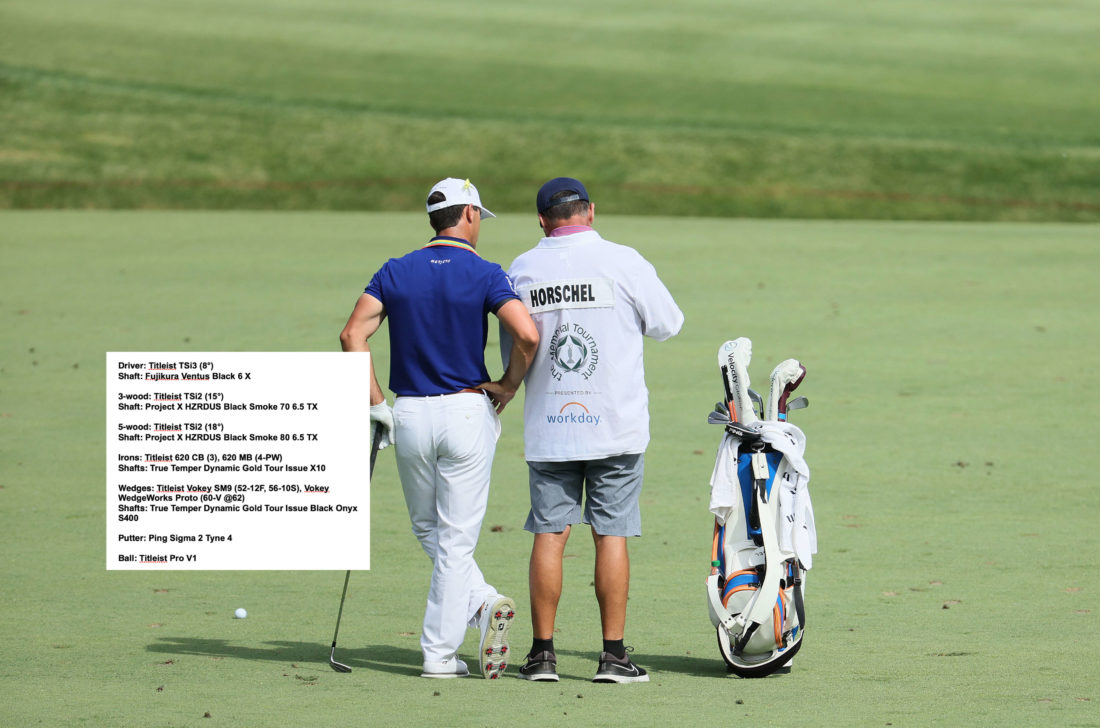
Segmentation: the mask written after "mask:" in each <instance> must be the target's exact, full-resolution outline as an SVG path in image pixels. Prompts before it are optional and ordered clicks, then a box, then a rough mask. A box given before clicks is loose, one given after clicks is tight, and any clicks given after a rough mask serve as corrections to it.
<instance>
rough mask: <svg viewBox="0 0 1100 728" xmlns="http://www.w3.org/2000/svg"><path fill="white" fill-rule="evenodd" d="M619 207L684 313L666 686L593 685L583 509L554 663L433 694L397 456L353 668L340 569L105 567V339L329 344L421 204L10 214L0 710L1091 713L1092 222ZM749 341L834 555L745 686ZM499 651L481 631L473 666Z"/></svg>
mask: <svg viewBox="0 0 1100 728" xmlns="http://www.w3.org/2000/svg"><path fill="white" fill-rule="evenodd" d="M213 7H214V6H211V8H213ZM275 7H277V8H285V7H288V5H286V4H283V5H278V6H275ZM7 9H8V10H9V11H10V6H7ZM212 11H213V10H212ZM59 22H60V21H59ZM488 199H489V200H491V199H492V198H488ZM490 204H491V203H490ZM596 222H597V227H598V229H599V230H600V231H601V232H602V233H603V234H604V235H605V236H606V237H607V238H608V239H611V240H615V241H618V242H622V243H627V244H631V245H633V246H635V247H637V248H638V249H639V250H640V251H641V252H642V253H643V254H644V255H645V256H646V257H647V258H648V259H649V260H651V261H652V262H653V263H654V265H655V266H656V267H657V269H658V271H659V273H660V275H661V276H662V278H663V279H664V281H665V282H666V283H667V285H668V286H669V288H670V290H671V291H672V292H673V294H674V295H675V297H676V298H677V300H678V301H679V303H680V305H681V307H682V309H683V310H684V313H685V316H686V322H685V324H684V328H683V331H682V333H681V334H680V335H679V336H677V337H675V338H673V339H671V340H669V341H667V342H662V343H652V342H650V343H651V344H652V345H649V346H648V347H647V379H648V384H649V389H650V409H651V414H652V427H651V431H652V436H653V439H652V442H651V444H650V447H649V450H648V453H647V463H646V465H647V467H646V471H647V472H646V486H645V490H644V492H643V504H642V508H643V529H644V536H643V537H642V538H639V539H635V540H632V542H631V556H632V566H633V570H632V576H633V581H632V589H631V594H630V597H631V598H630V607H629V616H628V625H627V643H628V644H633V645H634V646H635V647H636V652H635V653H634V658H635V660H636V661H637V662H638V664H640V665H642V666H643V667H646V668H647V669H649V670H650V673H651V676H652V682H650V683H649V684H646V685H622V686H616V685H594V684H592V683H591V682H589V681H590V679H591V677H592V675H593V674H594V671H595V669H596V657H597V652H598V649H599V645H600V642H599V637H600V631H599V619H598V613H597V608H596V603H595V598H594V596H593V593H592V587H591V580H592V546H591V539H590V538H589V536H588V533H587V529H585V528H583V527H581V528H578V529H577V533H576V534H575V535H574V537H573V539H572V540H571V541H570V545H569V547H568V549H567V558H566V561H565V567H566V572H565V573H566V580H565V593H564V596H563V601H562V609H561V612H560V617H559V623H558V627H559V631H558V632H557V634H556V635H555V641H556V644H557V646H558V649H559V659H560V662H559V670H560V672H561V675H562V681H561V682H560V683H557V684H530V683H526V682H524V681H521V680H518V679H516V678H515V669H514V667H513V668H510V670H509V673H508V674H507V675H506V676H505V678H504V679H502V680H500V681H496V682H488V681H485V680H480V679H466V680H454V681H429V680H422V679H420V678H418V677H417V675H418V673H419V670H420V659H421V658H420V652H419V648H418V641H417V636H418V632H419V628H420V619H421V615H422V610H423V600H424V598H425V594H426V589H427V583H428V578H429V570H430V569H429V564H428V561H427V559H426V558H425V557H424V556H423V553H422V552H421V551H420V549H419V547H418V545H417V543H416V541H415V539H414V538H413V536H412V535H411V533H410V528H409V524H408V519H407V514H406V512H405V508H404V504H403V501H402V498H401V492H400V488H399V485H398V482H397V476H396V469H395V466H394V462H393V456H392V452H387V451H383V452H382V453H381V454H380V455H379V458H378V466H377V470H376V473H375V479H374V483H373V486H372V489H371V507H372V542H371V549H372V570H371V571H370V572H356V573H354V574H353V575H352V579H351V586H350V589H349V594H348V599H347V604H346V606H345V609H344V614H343V622H342V625H341V630H340V640H339V646H338V648H337V658H338V659H340V660H342V661H344V662H346V663H348V664H349V665H351V666H352V667H353V669H354V671H353V672H352V673H351V674H338V673H336V672H333V671H332V670H331V669H330V668H329V667H328V665H327V664H326V663H327V657H328V651H329V644H330V641H331V635H332V629H333V626H334V624H335V619H336V611H337V607H338V605H339V598H340V588H341V586H342V582H343V574H342V573H341V572H338V571H313V572H282V571H276V572H214V571H209V572H149V571H146V572H115V571H107V570H106V569H105V564H104V538H105V515H106V513H105V502H104V501H105V498H104V451H105V439H104V438H105V433H104V418H105V402H104V392H105V371H104V364H105V353H106V352H109V351H196V352H201V351H327V350H335V349H336V348H337V346H338V342H337V335H338V333H339V331H340V329H341V328H342V326H343V324H344V322H345V320H346V317H347V315H348V313H349V312H350V310H351V307H352V305H353V304H354V302H355V300H356V298H357V296H358V295H359V293H360V292H361V290H362V288H363V286H364V285H365V284H366V282H367V281H368V279H369V276H370V275H371V274H372V273H373V271H374V270H376V269H377V267H378V266H379V265H380V264H381V263H382V262H383V261H384V260H385V259H386V258H387V257H390V256H393V255H398V254H401V253H402V252H404V251H406V250H408V249H411V248H412V247H413V246H416V245H418V244H420V243H422V242H423V241H425V240H426V239H427V237H428V233H429V230H428V227H427V225H426V223H425V220H424V216H423V214H421V213H408V214H397V213H374V214H365V213H308V214H303V213H248V212H202V213H200V212H80V211H68V212H10V211H9V212H4V213H0V259H2V260H3V265H2V266H0V322H2V324H0V533H2V534H3V561H2V564H3V566H2V569H3V572H2V577H0V578H2V583H3V592H2V594H3V595H2V597H0V603H2V606H3V613H4V618H3V620H2V621H0V725H3V726H35V725H41V726H94V727H98V726H143V727H155V726H200V727H207V726H219V725H220V726H234V727H236V726H274V725H287V726H330V725H331V726H335V725H367V726H378V725H400V726H479V725H531V726H545V725H548V724H549V725H566V724H568V725H577V726H588V725H593V726H595V725H612V724H615V725H619V724H622V725H638V726H657V725H670V724H671V725H727V724H730V725H733V724H737V725H750V726H762V725H785V724H789V725H839V726H847V725H860V726H886V725H894V726H922V725H988V726H1001V725H1059V726H1096V725H1098V724H1100V719H1098V717H1097V716H1098V713H1097V704H1098V702H1100V691H1098V690H1097V682H1096V679H1095V663H1096V655H1097V653H1098V650H1100V630H1098V622H1097V620H1098V616H1100V615H1098V612H1097V594H1098V592H1100V578H1098V568H1097V565H1096V554H1097V553H1098V552H1100V538H1098V536H1097V531H1096V528H1095V524H1096V520H1097V516H1098V505H1097V503H1098V501H1097V498H1096V490H1095V488H1096V476H1095V474H1094V472H1093V470H1094V468H1093V467H1092V462H1091V461H1092V460H1093V458H1092V456H1091V453H1092V452H1093V451H1094V449H1095V441H1096V439H1097V435H1098V428H1097V424H1096V422H1097V415H1098V414H1100V413H1098V411H1097V410H1098V402H1100V397H1098V394H1100V393H1098V388H1097V384H1096V379H1095V375H1096V372H1095V362H1096V361H1097V360H1098V358H1100V344H1098V343H1097V342H1098V341H1100V337H1098V336H1097V334H1098V333H1100V332H1098V331H1097V317H1096V311H1097V310H1098V305H1100V293H1098V292H1097V286H1096V284H1095V277H1096V276H1095V272H1096V270H1097V269H1098V268H1100V252H1098V249H1097V246H1096V240H1097V239H1098V238H1100V230H1098V229H1097V227H1096V226H1095V225H1030V224H1012V225H1007V224H972V223H967V224H958V223H951V224H949V223H887V222H807V221H759V220H743V221H722V220H714V219H699V218H679V219H676V218H667V217H627V216H616V215H610V214H608V215H600V216H599V217H598V218H597V221H596ZM536 233H537V230H536V229H535V227H534V225H533V224H532V220H531V219H530V216H529V215H526V214H524V215H503V216H502V217H501V219H499V220H494V221H492V222H491V223H487V224H486V225H485V226H483V228H482V240H481V243H480V245H479V251H480V252H481V253H482V254H483V255H484V256H485V257H487V258H489V259H492V260H496V261H500V262H502V263H503V264H504V265H506V266H507V264H508V263H509V262H510V261H511V259H512V258H513V257H514V256H515V255H517V254H518V253H520V252H522V251H523V250H524V249H526V248H527V247H529V246H530V245H531V244H533V242H534V241H535V239H536ZM737 336H748V337H749V338H751V339H752V340H753V343H754V359H753V363H752V365H751V366H750V367H749V372H750V375H751V377H752V379H753V380H754V382H755V386H756V387H758V388H762V387H763V386H764V382H765V381H766V379H767V376H768V374H769V372H770V371H771V368H772V366H774V364H775V363H777V362H778V361H780V360H781V359H784V358H787V357H792V356H793V357H797V358H799V359H801V360H802V361H803V362H804V364H805V365H806V368H807V369H808V375H807V377H806V381H805V382H804V384H803V385H802V387H801V388H800V389H799V392H798V393H799V394H805V395H806V396H807V397H809V400H810V403H811V404H810V407H809V408H808V409H807V410H804V411H799V412H796V413H794V415H793V418H792V419H793V421H794V422H796V424H798V425H800V426H801V427H802V428H803V429H804V431H805V432H806V434H807V438H808V449H807V460H808V462H809V464H810V468H811V470H812V478H811V481H810V490H811V493H812V495H813V502H814V507H815V514H816V520H817V529H818V536H819V542H820V550H819V553H818V554H817V556H816V557H815V559H814V568H813V570H812V571H811V572H810V574H809V579H808V582H807V630H806V636H805V640H804V646H803V649H802V651H801V653H800V654H799V655H798V657H797V658H796V660H795V665H794V668H793V670H792V671H791V672H790V674H787V675H777V676H773V677H771V678H767V679H762V680H743V679H738V678H735V677H731V676H728V675H727V674H726V671H725V668H724V664H723V663H722V661H721V658H720V657H719V654H718V649H717V646H716V644H715V635H714V629H713V628H712V627H711V625H710V622H709V620H708V618H707V611H706V605H705V596H704V589H703V581H704V578H705V577H706V575H707V574H708V573H709V557H710V538H711V525H712V519H711V517H710V515H709V514H708V512H707V500H708V492H709V490H708V478H709V476H710V472H711V468H712V466H713V462H714V453H715V448H716V445H717V443H718V441H719V439H720V435H721V431H720V429H719V428H716V427H713V426H708V425H707V424H706V415H707V413H708V411H710V410H711V408H712V407H713V406H714V403H715V401H716V400H718V399H719V398H720V397H721V393H722V386H721V382H720V379H719V376H718V373H717V372H716V370H715V369H716V368H715V364H714V359H715V352H716V351H717V348H718V346H719V345H720V344H721V343H722V342H723V341H725V340H726V339H729V338H734V337H737ZM490 338H491V339H495V336H493V335H491V337H490ZM495 343H496V342H495V340H492V341H490V346H489V350H490V353H492V352H493V351H495ZM377 348H378V349H379V350H380V352H379V353H381V354H382V356H381V360H380V364H381V366H380V370H381V372H380V374H381V377H382V379H383V381H384V380H385V372H386V369H387V366H386V361H385V350H386V348H387V347H385V346H382V345H380V346H379V347H377ZM490 363H491V367H490V371H492V372H495V373H496V372H499V364H498V363H496V362H495V361H494V360H493V358H492V356H490ZM521 411H522V404H521V402H520V401H519V399H517V400H516V401H515V402H514V403H512V404H511V405H510V406H509V408H508V409H507V410H506V411H505V413H504V415H503V416H502V420H503V425H504V433H503V436H502V437H501V440H500V443H499V447H498V450H497V456H496V461H495V465H494V481H493V489H492V493H491V498H490V505H489V512H488V516H487V518H486V521H485V528H484V530H483V533H482V538H481V542H480V545H479V547H478V559H479V563H480V565H481V567H482V569H483V571H484V572H485V574H486V577H487V578H488V580H489V581H490V582H491V583H493V584H494V585H495V586H497V587H498V588H499V589H501V590H502V591H505V592H506V593H508V594H510V595H512V596H514V597H515V598H516V600H517V603H518V604H519V607H520V609H519V616H518V618H517V622H516V626H515V628H514V630H513V633H512V647H513V659H514V660H515V659H518V658H519V657H520V656H522V654H523V653H524V652H525V651H526V649H527V647H528V645H529V640H530V637H531V631H530V626H529V621H528V619H529V616H528V614H529V613H528V609H527V585H526V580H527V555H528V550H529V548H530V536H529V535H527V534H526V533H525V532H524V531H523V530H522V523H523V520H524V518H525V516H526V510H527V506H526V503H527V486H526V466H525V464H524V462H523V457H522V422H521V420H522V418H521ZM365 454H366V444H365V443H364V460H365ZM287 538H289V539H294V538H295V535H294V534H293V533H290V534H287ZM299 545H300V548H301V549H303V550H309V551H315V552H318V551H321V550H323V549H324V548H325V544H323V543H317V542H312V541H305V540H303V541H302V542H301V543H300V544H299ZM238 607H244V608H246V609H247V610H248V614H249V616H248V618H247V619H245V620H235V619H233V618H232V616H233V611H234V609H236V608H238ZM475 646H476V640H475V637H474V634H473V633H472V632H471V633H470V635H469V638H468V640H467V642H466V644H465V645H464V646H463V650H462V653H461V655H462V656H463V657H464V658H465V659H467V660H472V661H476V656H475V654H474V647H475ZM206 714H209V718H207V717H205V715H206Z"/></svg>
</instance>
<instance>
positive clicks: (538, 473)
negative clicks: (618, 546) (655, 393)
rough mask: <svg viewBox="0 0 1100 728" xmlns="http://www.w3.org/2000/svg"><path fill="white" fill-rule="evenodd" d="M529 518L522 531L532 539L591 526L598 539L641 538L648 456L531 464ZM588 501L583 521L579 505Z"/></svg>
mask: <svg viewBox="0 0 1100 728" xmlns="http://www.w3.org/2000/svg"><path fill="white" fill-rule="evenodd" d="M527 468H528V474H529V485H530V489H531V512H530V513H529V514H528V515H527V522H526V523H525V524H524V525H523V528H524V529H525V530H527V531H530V532H531V533H560V532H562V531H564V530H565V528H566V527H567V526H570V525H572V524H574V523H582V522H583V523H587V524H588V525H590V526H592V531H593V532H594V533H596V534H599V535H600V536H641V535H642V514H641V509H640V508H639V507H638V498H639V496H640V495H641V493H642V474H643V471H644V470H645V455H644V454H642V453H637V454H633V455H615V456H612V457H609V458H600V459H599V460H567V461H562V462H531V461H528V462H527ZM582 495H583V496H584V498H583V502H584V517H583V518H582V517H581V502H582Z"/></svg>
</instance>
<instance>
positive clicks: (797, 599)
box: [792, 560, 806, 630]
mask: <svg viewBox="0 0 1100 728" xmlns="http://www.w3.org/2000/svg"><path fill="white" fill-rule="evenodd" d="M792 569H793V571H794V590H793V591H794V613H795V614H796V615H798V628H799V629H801V630H804V629H806V605H805V603H804V600H803V598H802V564H801V563H799V562H798V561H797V560H795V562H794V564H793V566H792Z"/></svg>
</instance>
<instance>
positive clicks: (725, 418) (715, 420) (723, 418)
mask: <svg viewBox="0 0 1100 728" xmlns="http://www.w3.org/2000/svg"><path fill="white" fill-rule="evenodd" d="M730 422H731V420H730V416H729V413H728V412H726V411H724V410H723V411H721V412H718V411H715V412H711V413H710V414H709V415H707V424H708V425H728V424H729V423H730Z"/></svg>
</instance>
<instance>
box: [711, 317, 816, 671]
mask: <svg viewBox="0 0 1100 728" xmlns="http://www.w3.org/2000/svg"><path fill="white" fill-rule="evenodd" d="M724 354H725V356H724ZM750 356H751V342H749V341H748V339H738V340H736V341H733V342H727V343H726V344H725V345H724V346H723V348H722V349H721V350H720V351H719V362H720V366H721V367H722V372H723V381H724V382H725V384H726V393H727V397H726V401H725V402H724V403H719V404H718V405H717V406H716V408H715V411H714V412H712V413H711V414H710V417H709V418H708V421H709V422H711V423H712V424H721V425H723V426H724V428H725V433H724V435H723V438H722V442H721V444H720V445H719V449H718V456H717V458H716V460H715V466H714V473H713V475H712V476H711V500H710V510H711V512H712V513H714V515H715V522H714V536H713V541H712V545H711V573H710V576H709V577H708V578H707V582H706V583H707V608H708V612H709V614H710V620H711V623H712V624H713V625H714V627H715V629H716V631H717V635H718V648H719V651H720V652H721V654H722V659H723V660H724V661H725V663H726V665H727V666H728V668H729V670H730V671H731V672H733V673H736V674H737V675H740V676H741V677H762V676H765V675H769V674H771V673H773V672H775V671H776V670H778V669H780V668H781V667H784V666H786V665H788V664H789V663H790V660H791V658H793V657H794V655H795V653H797V652H798V650H799V649H800V648H801V646H802V637H803V634H804V633H805V628H806V610H805V606H804V601H803V600H804V596H805V584H806V572H807V570H808V569H809V568H810V566H811V557H812V554H813V553H814V552H816V550H817V543H816V533H815V530H814V523H813V508H812V506H811V504H810V500H809V491H808V488H807V484H808V482H809V468H808V466H807V465H806V463H805V460H804V459H803V452H804V450H805V436H804V435H803V434H802V431H801V430H799V429H798V428H797V427H795V426H794V425H791V424H790V423H788V422H786V409H787V395H788V394H790V392H791V391H792V390H793V389H794V388H795V387H797V386H798V384H799V383H800V382H801V380H802V377H803V376H804V375H805V369H804V368H802V366H801V364H799V363H798V362H797V361H795V360H793V359H789V360H787V361H786V362H784V363H783V364H781V365H780V366H778V367H776V370H775V372H773V375H772V391H771V394H770V396H769V403H768V406H767V407H766V408H765V407H764V406H763V402H762V401H761V400H760V397H759V396H758V395H756V394H755V392H752V391H751V390H749V389H748V376H747V371H746V367H747V364H748V359H749V357H750ZM792 363H793V364H792ZM800 399H801V400H802V401H801V402H799V403H798V404H797V405H796V406H805V405H806V401H805V399H804V398H800ZM756 402H760V403H761V412H760V414H761V415H762V416H765V415H770V416H771V419H768V420H762V419H759V418H758V417H757V413H756V410H755V408H754V406H753V405H754V404H755V403H756ZM780 415H781V416H780Z"/></svg>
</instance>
